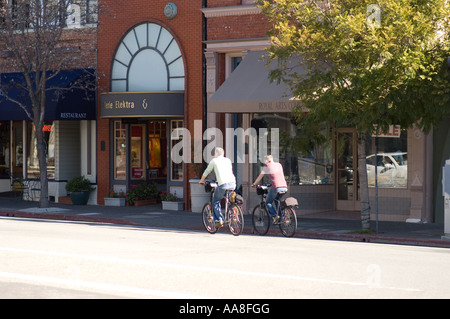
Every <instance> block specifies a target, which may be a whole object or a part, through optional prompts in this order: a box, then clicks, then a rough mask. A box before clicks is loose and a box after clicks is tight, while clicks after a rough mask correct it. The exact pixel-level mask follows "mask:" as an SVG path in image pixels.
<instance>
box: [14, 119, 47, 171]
mask: <svg viewBox="0 0 450 319" xmlns="http://www.w3.org/2000/svg"><path fill="white" fill-rule="evenodd" d="M42 131H43V132H44V144H45V148H46V160H47V176H48V178H49V179H53V178H55V130H54V126H53V122H45V123H44V126H43V128H42ZM27 140H28V141H27V145H28V149H27V153H28V154H27V177H28V178H30V179H37V178H39V176H40V171H39V159H38V153H37V138H36V128H35V126H34V124H33V123H32V122H28V126H27ZM18 153H21V154H16V156H18V157H20V156H22V157H23V149H22V150H20V151H19V152H18Z"/></svg>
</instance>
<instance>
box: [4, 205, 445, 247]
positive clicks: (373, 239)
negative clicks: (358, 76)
mask: <svg viewBox="0 0 450 319" xmlns="http://www.w3.org/2000/svg"><path fill="white" fill-rule="evenodd" d="M0 216H3V217H19V218H41V219H52V220H63V221H84V222H94V223H103V224H115V225H129V226H148V225H145V224H141V223H136V222H132V221H129V220H126V219H119V218H108V217H94V216H80V215H65V214H51V213H30V212H20V211H0ZM179 228H180V229H190V230H204V227H203V226H202V225H199V226H187V227H179ZM219 232H222V233H227V232H228V233H229V231H228V229H226V228H225V230H222V231H219ZM243 234H247V235H254V232H253V229H252V228H251V227H248V226H247V227H244V231H243ZM267 235H268V236H277V237H283V235H282V234H281V233H280V231H279V230H274V229H269V232H268V233H267ZM255 236H257V235H255ZM294 238H305V239H319V240H336V241H351V242H363V243H364V242H365V243H377V244H392V245H410V246H425V247H438V248H450V241H447V240H438V239H426V238H404V237H392V236H380V235H367V234H337V233H333V232H329V233H326V232H313V231H305V230H300V231H299V230H297V232H296V233H295V235H294Z"/></svg>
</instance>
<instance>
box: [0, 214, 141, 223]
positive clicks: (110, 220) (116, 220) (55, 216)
mask: <svg viewBox="0 0 450 319" xmlns="http://www.w3.org/2000/svg"><path fill="white" fill-rule="evenodd" d="M0 216H3V217H19V218H41V219H52V220H65V221H77V222H81V221H84V222H93V223H103V224H116V225H130V226H145V225H144V224H139V223H135V222H131V221H128V220H125V219H119V218H106V217H93V216H80V215H64V214H48V213H45V214H44V213H27V212H18V211H9V212H4V211H0Z"/></svg>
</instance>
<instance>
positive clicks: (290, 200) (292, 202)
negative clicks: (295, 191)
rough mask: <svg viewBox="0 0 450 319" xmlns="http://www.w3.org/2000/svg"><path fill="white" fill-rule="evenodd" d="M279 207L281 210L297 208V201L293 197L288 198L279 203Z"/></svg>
mask: <svg viewBox="0 0 450 319" xmlns="http://www.w3.org/2000/svg"><path fill="white" fill-rule="evenodd" d="M281 205H282V207H283V208H284V207H289V206H294V207H298V201H297V199H296V198H294V197H288V198H286V199H284V200H283V201H282V202H281Z"/></svg>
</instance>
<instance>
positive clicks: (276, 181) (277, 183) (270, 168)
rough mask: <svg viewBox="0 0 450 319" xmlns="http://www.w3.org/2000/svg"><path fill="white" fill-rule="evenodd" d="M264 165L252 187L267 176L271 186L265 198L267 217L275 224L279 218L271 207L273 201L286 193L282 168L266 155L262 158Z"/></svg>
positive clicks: (271, 157)
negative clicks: (281, 193) (282, 193)
mask: <svg viewBox="0 0 450 319" xmlns="http://www.w3.org/2000/svg"><path fill="white" fill-rule="evenodd" d="M264 163H265V164H266V165H265V166H264V167H263V169H262V170H261V174H259V176H258V178H256V180H255V182H254V183H253V184H252V187H256V185H257V184H258V182H259V181H260V180H261V179H262V178H263V177H264V175H265V174H268V175H269V180H270V183H271V184H272V186H271V188H270V190H269V192H268V193H267V197H266V206H267V211H268V212H269V215H270V216H271V217H272V219H273V222H274V224H277V223H278V221H279V219H280V217H279V216H278V215H277V211H276V210H275V208H274V207H273V201H274V200H275V198H276V197H277V195H278V193H280V192H284V193H285V192H287V183H286V179H285V178H284V171H283V166H281V164H280V163H277V162H274V161H273V156H272V155H266V156H265V157H264Z"/></svg>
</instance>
